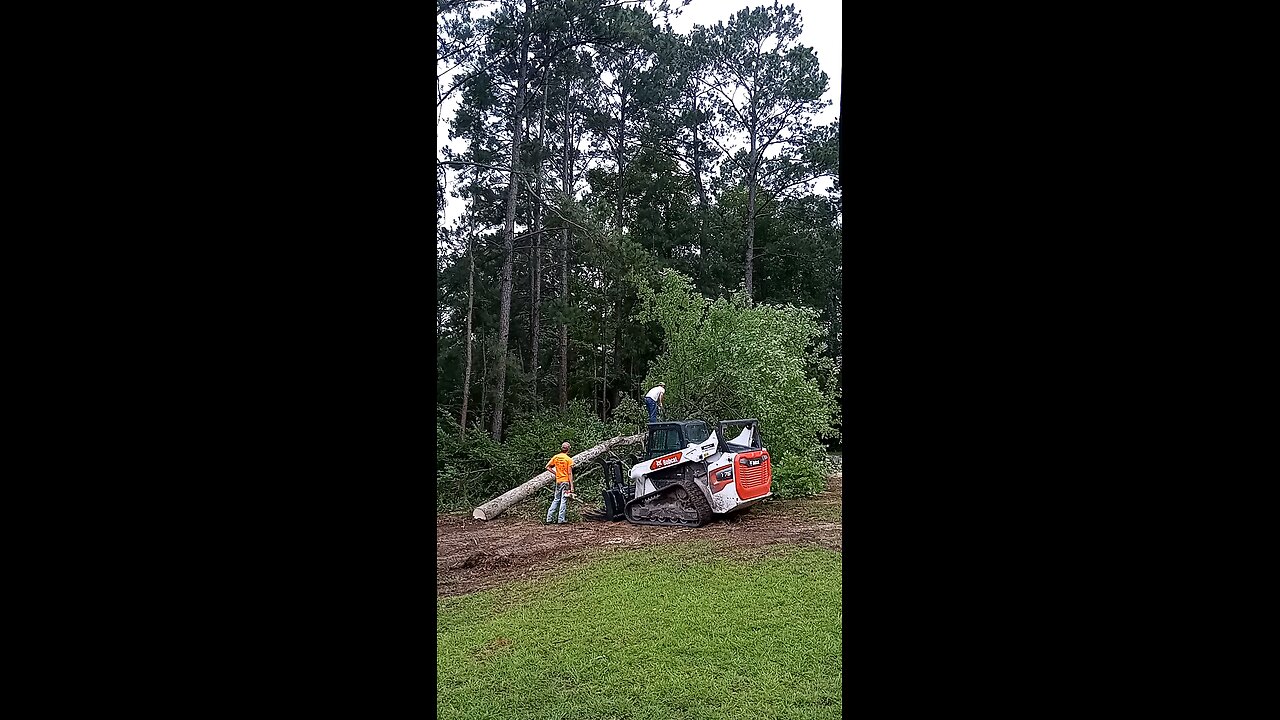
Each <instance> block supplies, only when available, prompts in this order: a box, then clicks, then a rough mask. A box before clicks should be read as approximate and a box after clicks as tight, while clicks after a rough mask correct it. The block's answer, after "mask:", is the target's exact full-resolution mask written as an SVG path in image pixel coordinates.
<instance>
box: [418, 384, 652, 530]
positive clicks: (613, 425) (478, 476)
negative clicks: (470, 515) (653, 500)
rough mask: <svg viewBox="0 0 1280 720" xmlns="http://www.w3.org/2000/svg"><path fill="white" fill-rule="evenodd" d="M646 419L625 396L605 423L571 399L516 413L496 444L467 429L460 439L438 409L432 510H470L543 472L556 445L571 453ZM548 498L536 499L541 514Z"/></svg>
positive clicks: (626, 431) (581, 490)
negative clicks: (567, 446)
mask: <svg viewBox="0 0 1280 720" xmlns="http://www.w3.org/2000/svg"><path fill="white" fill-rule="evenodd" d="M646 417H647V416H646V415H645V413H644V410H643V409H641V408H640V407H639V404H638V403H636V401H635V400H632V399H630V398H627V399H626V400H624V401H623V402H622V403H621V404H620V405H619V406H618V410H617V411H615V413H614V416H613V417H612V418H611V419H610V421H609V422H604V421H601V420H600V418H599V417H598V416H597V415H596V414H595V413H593V412H592V411H591V408H590V406H589V405H588V404H587V403H586V402H585V401H577V402H571V403H569V407H568V408H567V409H566V410H565V411H564V412H560V410H559V409H556V408H552V409H546V410H541V411H538V412H523V413H517V415H516V417H515V418H513V421H512V423H511V429H510V431H509V432H508V433H507V437H506V439H505V441H504V442H502V443H495V442H494V441H493V440H492V438H490V437H489V435H488V434H487V433H485V432H483V431H480V430H470V431H468V432H467V437H466V440H465V441H461V440H459V438H458V425H457V422H456V421H455V420H453V419H452V418H451V417H449V415H448V413H446V412H445V411H444V410H443V409H442V408H438V409H437V419H436V509H437V511H438V512H448V511H454V510H464V509H469V508H473V507H475V506H476V505H479V504H480V503H483V502H485V501H487V500H491V499H492V498H494V497H496V496H498V495H501V494H502V493H504V492H506V491H508V490H510V489H511V488H513V487H515V486H517V485H519V484H521V483H523V482H525V481H527V480H528V479H529V478H531V477H533V476H534V475H537V474H538V473H540V472H542V471H543V470H544V469H545V468H546V465H547V461H548V460H550V459H551V457H552V456H553V455H555V454H556V453H558V452H560V443H562V442H564V441H566V440H567V441H569V443H570V445H571V446H572V447H571V449H570V450H569V454H570V455H576V454H577V453H580V452H582V451H583V450H586V449H587V448H589V447H591V446H593V445H598V444H600V443H601V442H603V441H605V440H608V439H609V438H612V437H616V436H618V435H631V434H635V433H637V432H639V431H640V428H642V427H643V426H644V421H645V419H646ZM585 470H586V468H580V469H579V470H578V472H583V471H585ZM591 492H592V486H589V485H588V486H584V487H582V488H579V494H580V495H582V496H583V497H595V496H597V495H598V494H599V487H598V485H597V486H596V487H595V489H594V493H593V494H590V495H588V493H591ZM549 498H550V495H549V494H548V495H547V497H544V498H541V499H540V500H541V503H542V511H543V512H544V513H545V512H546V509H547V503H548V502H550V500H549Z"/></svg>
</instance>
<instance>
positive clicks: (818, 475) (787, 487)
mask: <svg viewBox="0 0 1280 720" xmlns="http://www.w3.org/2000/svg"><path fill="white" fill-rule="evenodd" d="M770 452H772V448H770ZM827 472H829V470H828V469H827V467H826V463H824V462H823V461H822V460H821V458H820V457H815V456H814V454H813V453H803V454H792V455H791V457H789V458H787V460H786V462H783V463H780V464H778V465H776V466H774V469H773V485H772V486H771V487H770V490H771V491H772V492H773V494H774V495H776V496H778V497H779V498H789V497H800V496H804V495H813V494H815V493H818V492H821V491H822V488H824V487H826V485H827V478H826V474H827Z"/></svg>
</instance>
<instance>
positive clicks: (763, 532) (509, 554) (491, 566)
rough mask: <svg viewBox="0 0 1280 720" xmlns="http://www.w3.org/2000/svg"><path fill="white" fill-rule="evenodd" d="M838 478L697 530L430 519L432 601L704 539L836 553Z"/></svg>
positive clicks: (730, 545) (466, 516)
mask: <svg viewBox="0 0 1280 720" xmlns="http://www.w3.org/2000/svg"><path fill="white" fill-rule="evenodd" d="M841 479H842V475H833V476H832V477H830V478H829V479H828V483H827V489H826V490H825V491H824V492H822V493H820V494H818V495H816V496H814V497H810V498H804V499H800V500H787V501H773V500H769V501H765V502H764V503H762V504H760V505H755V506H753V507H750V508H747V509H745V510H742V511H741V512H738V513H735V514H732V515H729V516H720V515H717V516H716V517H715V519H714V520H712V521H711V522H710V523H708V524H707V525H705V526H703V527H700V528H661V527H654V526H649V525H632V524H630V523H627V522H625V521H618V522H590V521H581V522H573V523H566V524H564V525H545V524H543V523H542V522H540V521H536V520H527V519H524V518H519V517H513V516H510V515H508V514H503V515H499V516H498V517H497V518H494V519H493V520H487V521H486V520H476V519H474V518H472V517H471V513H470V512H466V513H448V514H441V515H437V516H436V597H438V598H439V597H447V596H451V595H463V594H466V593H472V592H477V591H480V590H487V589H489V588H493V587H497V586H499V585H504V584H506V583H509V582H513V581H516V580H524V579H530V578H538V577H543V576H546V575H549V574H551V573H553V572H555V571H556V570H557V569H562V568H563V564H564V563H565V562H569V563H576V564H585V563H587V562H589V560H590V557H591V556H593V555H596V554H598V553H600V552H601V551H604V550H605V549H608V548H619V547H622V548H641V547H647V546H651V545H661V544H664V543H672V542H689V541H704V542H711V543H713V544H722V545H723V546H724V547H725V548H726V550H733V551H734V552H735V553H737V552H740V551H741V549H743V548H759V547H761V546H766V545H773V544H778V543H789V544H796V545H818V546H821V547H827V548H831V549H834V550H843V536H842V529H841V516H842V513H841ZM597 500H598V498H597ZM592 504H594V505H600V503H599V502H595V503H592Z"/></svg>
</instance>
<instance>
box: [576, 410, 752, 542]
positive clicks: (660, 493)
mask: <svg viewBox="0 0 1280 720" xmlns="http://www.w3.org/2000/svg"><path fill="white" fill-rule="evenodd" d="M739 428H741V431H740V432H738V434H737V435H735V436H733V437H732V439H728V438H729V437H730V435H729V433H731V432H735V431H738V429H739ZM644 447H645V453H644V456H643V458H640V457H635V456H633V457H632V458H631V460H632V463H631V469H630V471H629V473H628V476H627V477H624V476H623V470H622V468H623V463H622V461H621V460H619V459H618V458H616V457H610V458H609V459H607V460H602V461H601V463H602V465H603V466H604V468H603V469H604V476H605V480H604V491H603V495H604V509H603V510H595V511H591V510H588V511H587V512H585V513H583V517H584V518H586V519H588V520H605V521H608V520H621V519H624V518H625V519H626V521H627V522H630V523H634V524H637V525H665V526H676V527H701V526H702V525H705V524H706V523H707V521H709V520H710V519H711V517H712V515H713V514H727V513H731V512H735V511H737V510H741V509H743V508H745V507H749V506H751V505H754V504H756V503H757V502H760V501H761V500H763V499H764V498H767V497H769V496H770V495H772V493H771V492H769V487H770V485H771V484H772V482H773V467H772V466H771V465H770V464H769V451H768V450H766V449H765V447H764V445H763V443H762V441H761V439H760V429H759V421H758V420H756V419H754V418H752V419H747V420H724V421H722V422H720V423H717V424H716V430H715V433H711V432H709V431H708V429H707V424H706V423H705V422H703V421H701V420H685V421H681V422H658V423H650V424H649V435H648V438H647V442H646V443H645V446H644Z"/></svg>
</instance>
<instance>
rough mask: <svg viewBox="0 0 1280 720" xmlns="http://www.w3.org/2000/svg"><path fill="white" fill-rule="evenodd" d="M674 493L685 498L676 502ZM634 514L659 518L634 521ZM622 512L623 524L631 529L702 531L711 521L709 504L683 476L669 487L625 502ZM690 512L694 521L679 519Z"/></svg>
mask: <svg viewBox="0 0 1280 720" xmlns="http://www.w3.org/2000/svg"><path fill="white" fill-rule="evenodd" d="M678 490H684V493H685V498H684V499H683V500H681V499H679V498H677V496H676V495H677V492H676V491H678ZM638 510H641V511H642V510H649V512H650V514H652V513H653V512H654V511H657V512H658V513H659V514H661V515H662V517H661V518H660V519H656V520H654V519H649V518H645V517H637V516H636V511H638ZM664 511H665V512H664ZM624 512H625V514H626V516H627V522H630V523H632V524H635V525H657V526H659V527H702V526H703V525H706V524H707V522H708V521H710V520H711V503H710V502H708V501H707V496H706V495H703V494H702V489H701V488H699V487H698V486H697V484H696V483H694V481H693V480H692V479H690V478H689V477H688V476H686V477H685V478H684V479H683V480H681V481H680V482H677V483H672V484H671V485H668V486H666V487H664V488H662V489H661V490H658V491H655V492H651V493H649V494H648V495H645V496H643V497H638V498H635V499H634V500H632V501H631V502H628V503H627V505H626V507H625V508H624ZM690 512H692V513H695V514H696V519H695V518H686V517H681V516H682V515H687V514H689V513H690Z"/></svg>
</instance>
